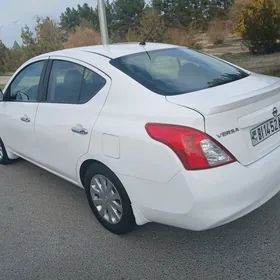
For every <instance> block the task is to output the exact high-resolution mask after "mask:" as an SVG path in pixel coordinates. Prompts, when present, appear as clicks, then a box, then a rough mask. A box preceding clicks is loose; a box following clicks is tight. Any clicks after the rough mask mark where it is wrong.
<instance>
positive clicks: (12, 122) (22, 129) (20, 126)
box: [0, 60, 46, 159]
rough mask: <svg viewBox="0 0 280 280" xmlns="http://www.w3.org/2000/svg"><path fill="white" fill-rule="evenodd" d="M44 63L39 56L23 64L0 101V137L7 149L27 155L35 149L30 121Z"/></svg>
mask: <svg viewBox="0 0 280 280" xmlns="http://www.w3.org/2000/svg"><path fill="white" fill-rule="evenodd" d="M45 63H46V61H45V60H39V61H35V62H32V63H30V64H28V65H27V66H26V65H24V66H23V67H22V68H21V69H20V70H19V71H18V73H17V74H16V75H15V77H14V78H13V79H12V81H11V83H10V84H9V85H8V87H7V89H6V91H5V92H4V100H3V102H0V137H1V139H2V140H3V142H4V144H5V146H6V148H7V149H8V150H9V151H11V152H14V153H16V154H18V155H20V156H23V157H26V158H28V159H32V158H33V156H34V154H35V153H36V139H35V134H34V124H35V116H36V111H37V107H38V104H39V103H38V96H39V91H40V88H41V84H42V78H43V77H42V75H43V69H44V65H45Z"/></svg>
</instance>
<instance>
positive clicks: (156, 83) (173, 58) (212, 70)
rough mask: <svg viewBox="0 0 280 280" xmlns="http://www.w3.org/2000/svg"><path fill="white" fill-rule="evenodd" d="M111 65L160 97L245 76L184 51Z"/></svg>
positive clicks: (131, 58)
mask: <svg viewBox="0 0 280 280" xmlns="http://www.w3.org/2000/svg"><path fill="white" fill-rule="evenodd" d="M110 63H111V64H112V65H114V66H115V67H117V68H118V69H119V70H121V71H123V72H124V73H126V74H127V75H128V76H130V77H131V78H133V79H135V80H136V81H137V82H139V83H140V84H142V85H143V86H145V87H146V88H148V89H150V90H151V91H153V92H156V93H158V94H161V95H177V94H183V93H189V92H193V91H198V90H202V89H206V88H210V87H215V86H218V85H222V84H226V83H230V82H233V81H236V80H239V79H242V78H244V77H247V76H248V74H247V73H245V72H243V71H241V70H240V69H238V68H236V67H234V66H231V65H230V64H227V63H225V62H222V61H220V60H218V59H216V58H213V57H211V56H208V55H206V54H203V53H200V52H197V51H194V50H190V49H187V48H170V49H163V50H155V51H147V52H141V53H137V54H133V55H127V56H123V57H119V58H116V59H113V60H111V62H110Z"/></svg>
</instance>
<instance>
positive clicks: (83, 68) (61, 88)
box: [35, 57, 111, 182]
mask: <svg viewBox="0 0 280 280" xmlns="http://www.w3.org/2000/svg"><path fill="white" fill-rule="evenodd" d="M110 84H111V80H110V78H109V77H107V76H106V75H105V74H104V73H102V72H101V71H99V70H97V69H95V68H94V67H92V66H90V65H88V64H86V63H83V62H80V61H76V60H75V59H70V58H60V57H59V58H58V57H53V58H51V67H50V69H49V79H48V80H47V82H46V88H47V90H46V93H45V97H44V100H43V101H42V102H41V103H40V104H39V106H38V110H37V116H36V123H35V133H36V138H37V145H38V154H37V158H36V161H37V162H38V163H40V164H42V165H43V166H45V167H47V168H49V169H50V170H52V171H53V172H55V173H58V174H60V175H62V176H64V177H66V178H67V179H70V180H72V181H75V182H76V181H77V176H76V175H77V174H76V165H77V162H78V159H79V158H80V157H81V156H82V155H84V154H86V153H87V151H88V147H89V142H90V139H91V131H92V128H93V126H94V123H95V122H96V120H97V118H98V115H99V113H100V111H101V109H102V107H103V105H104V103H105V100H106V97H107V94H108V92H109V89H110Z"/></svg>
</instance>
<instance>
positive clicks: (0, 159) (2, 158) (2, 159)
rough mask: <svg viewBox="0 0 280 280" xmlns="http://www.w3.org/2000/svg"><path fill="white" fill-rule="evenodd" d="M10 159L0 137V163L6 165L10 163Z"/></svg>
mask: <svg viewBox="0 0 280 280" xmlns="http://www.w3.org/2000/svg"><path fill="white" fill-rule="evenodd" d="M11 161H12V160H10V159H9V157H8V155H7V151H6V148H5V146H4V143H3V141H2V140H1V139H0V164H2V165H6V164H9V163H11Z"/></svg>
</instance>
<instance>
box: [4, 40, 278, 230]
mask: <svg viewBox="0 0 280 280" xmlns="http://www.w3.org/2000/svg"><path fill="white" fill-rule="evenodd" d="M0 99H1V102H0V137H1V148H0V162H1V163H2V164H7V163H10V162H12V161H13V160H14V159H16V158H18V157H21V158H24V159H26V160H28V161H30V162H32V163H34V164H36V165H38V166H40V167H42V168H44V169H46V170H48V171H50V172H52V173H54V174H56V175H58V176H60V177H62V178H64V179H66V180H68V181H70V182H72V183H74V184H76V185H78V186H80V187H83V188H84V189H85V193H86V196H87V199H88V202H89V205H90V207H91V209H92V211H93V213H94V214H95V216H96V218H97V219H98V220H99V222H100V223H101V224H102V225H103V226H104V227H105V228H107V229H108V230H110V231H111V232H113V233H116V234H123V233H127V232H129V231H131V230H132V229H133V228H134V227H135V225H136V224H137V225H143V224H145V223H148V222H158V223H163V224H167V225H171V226H176V227H181V228H185V229H190V230H206V229H209V228H213V227H216V226H219V225H222V224H225V223H228V222H230V221H233V220H235V219H237V218H239V217H241V216H243V215H245V214H247V213H249V212H251V211H253V210H254V209H256V208H258V207H259V206H260V205H262V204H263V203H265V202H266V201H268V200H269V199H270V198H272V197H273V196H274V195H275V194H276V193H277V192H278V191H279V190H280V164H279V159H280V147H279V145H280V133H278V132H279V131H280V79H279V78H276V77H270V76H265V75H260V74H255V73H252V72H249V71H247V70H245V69H241V68H240V67H237V66H235V65H232V64H230V63H228V62H225V61H223V60H221V59H218V58H216V57H213V56H209V55H206V54H203V53H200V52H197V51H194V50H190V49H188V48H184V47H180V46H174V45H166V44H153V43H146V44H139V43H128V44H114V45H108V46H94V47H82V48H76V49H68V50H62V51H56V52H52V53H48V54H43V55H40V56H37V57H35V58H32V59H31V60H29V61H28V62H26V63H25V64H24V65H22V66H21V67H20V68H19V69H18V70H17V71H16V72H15V73H14V75H13V77H12V78H11V79H10V81H9V83H8V84H7V85H6V87H5V88H4V90H3V93H2V92H1V96H0Z"/></svg>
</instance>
